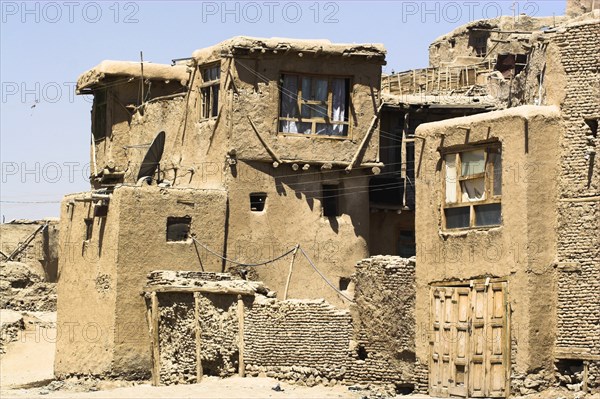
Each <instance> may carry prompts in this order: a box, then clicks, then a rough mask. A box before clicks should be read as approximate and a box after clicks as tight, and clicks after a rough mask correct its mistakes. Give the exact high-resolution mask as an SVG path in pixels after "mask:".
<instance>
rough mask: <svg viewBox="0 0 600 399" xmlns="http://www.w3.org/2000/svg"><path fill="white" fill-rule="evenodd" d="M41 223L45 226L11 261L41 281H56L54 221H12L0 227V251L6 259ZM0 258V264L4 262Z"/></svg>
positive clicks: (56, 229) (55, 232) (55, 233)
mask: <svg viewBox="0 0 600 399" xmlns="http://www.w3.org/2000/svg"><path fill="white" fill-rule="evenodd" d="M44 223H47V224H48V227H47V228H46V229H44V231H41V232H38V233H37V234H36V235H35V237H33V239H32V240H31V242H30V243H29V244H28V245H27V248H25V249H24V250H23V251H22V252H20V253H19V254H17V255H16V256H15V257H14V258H13V261H15V262H21V263H25V264H27V265H28V266H30V267H31V268H32V270H33V271H34V272H35V273H36V274H38V275H40V276H41V277H42V278H43V279H44V280H45V281H48V282H56V273H57V268H58V230H59V228H58V222H57V221H54V220H36V221H29V220H16V221H13V222H10V223H2V224H0V251H2V253H3V254H4V255H6V256H10V255H11V254H12V252H13V251H14V250H16V249H17V248H18V247H19V246H20V245H21V243H23V242H24V241H25V240H26V239H27V238H29V236H30V235H31V234H33V233H34V232H35V231H36V230H38V229H39V228H40V227H41V226H42V225H43V224H44ZM4 255H0V261H4V260H6V257H5V256H4Z"/></svg>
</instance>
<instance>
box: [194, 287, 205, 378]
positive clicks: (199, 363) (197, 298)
mask: <svg viewBox="0 0 600 399" xmlns="http://www.w3.org/2000/svg"><path fill="white" fill-rule="evenodd" d="M200 295H201V294H200V293H199V292H194V323H195V324H196V383H199V382H200V380H202V376H203V375H204V370H203V369H202V329H201V327H202V326H201V325H200Z"/></svg>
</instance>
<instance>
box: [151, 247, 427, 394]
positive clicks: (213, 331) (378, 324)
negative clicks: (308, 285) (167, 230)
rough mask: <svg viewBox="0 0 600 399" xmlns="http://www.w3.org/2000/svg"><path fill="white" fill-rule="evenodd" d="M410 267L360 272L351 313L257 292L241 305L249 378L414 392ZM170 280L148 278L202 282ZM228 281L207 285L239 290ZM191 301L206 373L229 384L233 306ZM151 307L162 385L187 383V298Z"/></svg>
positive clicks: (363, 267) (160, 276)
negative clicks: (377, 386) (379, 386)
mask: <svg viewBox="0 0 600 399" xmlns="http://www.w3.org/2000/svg"><path fill="white" fill-rule="evenodd" d="M414 267H415V263H414V259H402V258H399V257H393V256H386V257H384V256H378V257H374V258H371V259H367V260H363V261H361V262H359V264H358V265H357V267H356V274H355V275H354V285H355V287H356V303H355V304H354V305H353V306H352V309H351V310H345V309H338V308H336V307H334V306H332V305H331V304H329V303H327V302H326V301H324V300H298V299H294V300H287V301H277V300H276V299H274V298H269V297H267V296H265V295H262V294H261V293H258V292H257V293H256V295H255V296H254V297H252V296H244V299H243V306H244V320H243V324H244V325H243V331H244V334H243V357H244V366H245V373H246V375H248V376H259V375H265V376H269V377H274V378H278V379H281V380H287V381H290V382H295V383H299V384H306V385H309V386H312V385H316V384H323V385H334V384H337V383H344V384H384V385H388V386H392V387H393V388H394V389H396V390H399V391H401V392H403V391H406V390H412V388H413V364H414V362H415V355H414V336H415V333H414V331H415V327H414V295H415V291H414ZM169 273H170V274H173V273H175V272H154V273H152V274H151V276H150V277H151V282H150V283H149V284H148V285H149V286H152V285H157V284H156V282H160V285H162V286H164V285H168V284H169V283H173V284H177V285H178V286H182V285H184V286H188V287H193V286H194V285H195V284H196V283H194V281H192V280H195V279H197V278H198V277H199V276H200V274H199V272H191V273H192V274H189V275H187V274H186V273H187V272H177V273H176V277H174V276H173V275H170V274H169ZM186 276H187V277H189V278H187V277H186ZM227 276H228V275H227V274H218V275H217V274H214V276H212V277H209V278H210V279H211V281H217V279H219V280H218V281H225V282H227V281H229V283H231V284H235V283H236V281H235V280H234V281H231V280H228V277H227ZM195 281H197V280H195ZM200 284H202V283H200ZM226 284H227V283H226ZM197 295H198V304H199V308H198V316H197V317H198V319H199V323H198V324H199V325H200V331H201V339H200V342H201V345H202V347H201V348H200V354H201V355H200V356H201V358H200V361H201V365H202V368H203V373H204V374H205V375H206V374H208V375H219V376H223V377H224V376H229V375H233V374H235V373H237V372H238V371H239V368H240V364H239V345H240V342H239V331H240V326H239V318H238V317H239V315H238V313H237V312H238V308H237V307H238V306H239V305H238V303H239V302H238V299H237V297H236V296H235V295H227V294H207V293H201V294H197ZM269 296H270V295H269ZM158 298H159V307H158V309H159V312H158V314H159V322H158V323H159V331H158V335H159V339H158V342H159V347H160V349H159V363H160V383H161V384H166V385H171V384H180V383H193V382H195V381H196V375H197V374H196V367H197V365H196V356H197V355H196V352H197V350H196V349H197V348H196V345H197V344H196V340H195V331H196V328H197V326H196V315H195V299H194V294H193V293H189V292H188V293H181V292H169V293H165V292H163V293H160V294H159V295H158ZM424 377H425V384H426V375H425V376H424Z"/></svg>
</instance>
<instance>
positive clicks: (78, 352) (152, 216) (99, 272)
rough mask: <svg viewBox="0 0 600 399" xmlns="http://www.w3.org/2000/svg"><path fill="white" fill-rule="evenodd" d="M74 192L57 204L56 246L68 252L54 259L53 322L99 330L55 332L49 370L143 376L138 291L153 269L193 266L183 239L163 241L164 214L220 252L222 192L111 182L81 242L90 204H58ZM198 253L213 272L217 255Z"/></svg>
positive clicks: (146, 359) (145, 356) (189, 244)
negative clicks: (181, 220)
mask: <svg viewBox="0 0 600 399" xmlns="http://www.w3.org/2000/svg"><path fill="white" fill-rule="evenodd" d="M76 197H77V196H76V195H74V196H68V197H66V198H65V201H64V202H63V204H62V218H63V223H64V224H63V225H64V226H67V227H68V229H65V230H64V231H65V233H64V234H62V235H61V249H63V250H64V248H70V250H71V251H72V254H71V256H66V254H65V256H62V255H61V258H60V262H61V267H60V272H61V273H62V274H61V277H60V278H59V284H58V290H59V295H60V296H61V299H59V301H58V324H59V325H61V324H62V325H64V324H65V323H70V322H75V323H79V325H88V324H90V325H92V324H94V325H98V326H99V328H100V329H101V333H100V335H99V336H98V337H97V338H95V336H94V335H92V337H94V339H88V338H86V336H84V335H82V334H81V333H80V332H78V330H75V335H74V338H73V342H67V340H68V335H67V334H62V336H61V338H60V339H59V341H58V343H57V354H56V365H57V371H56V372H57V374H59V375H65V374H69V373H79V372H90V373H92V374H104V373H109V372H110V373H112V374H117V375H121V374H122V375H124V376H127V377H129V378H136V377H143V376H145V375H147V374H148V370H149V369H150V366H149V365H150V351H149V342H148V336H147V334H146V333H144V331H146V325H147V322H146V319H145V310H144V309H145V305H144V300H143V298H142V297H141V296H140V292H141V289H142V287H143V285H144V283H145V280H146V275H147V274H148V273H149V272H150V271H152V270H156V269H171V270H199V269H200V264H199V260H198V254H197V253H196V250H195V247H194V245H193V241H192V240H191V239H188V240H186V241H180V242H167V240H166V224H167V217H170V216H175V217H182V216H190V217H191V218H192V222H191V231H190V233H191V234H195V236H196V237H197V238H198V240H201V241H202V242H206V243H210V246H211V248H212V249H213V250H215V251H217V252H219V253H222V252H223V248H224V237H223V235H222V234H223V229H222V226H223V225H224V223H225V203H226V195H225V193H223V192H220V191H216V190H189V189H159V188H158V187H125V186H123V187H120V188H117V189H116V190H115V192H114V193H113V194H112V197H111V200H110V204H109V211H108V216H107V217H105V218H95V219H94V228H93V232H92V238H91V240H89V242H85V241H84V238H85V223H84V218H87V217H91V216H89V215H90V212H91V211H90V203H89V202H75V205H74V207H73V206H71V207H70V208H72V209H74V211H68V210H67V205H66V204H67V203H68V202H69V201H70V200H71V199H75V198H76ZM71 212H73V213H72V214H71ZM67 243H69V244H70V245H67ZM201 256H202V261H203V266H204V269H205V270H207V271H213V272H219V271H221V267H222V265H221V262H220V261H218V260H217V259H216V258H214V257H210V258H209V257H208V256H206V253H205V252H204V253H203V254H201ZM75 287H76V288H75ZM67 326H68V325H67ZM80 328H81V327H80ZM90 328H91V327H90ZM94 331H95V330H93V329H92V330H90V332H89V333H88V335H90V334H92V333H93V332H94Z"/></svg>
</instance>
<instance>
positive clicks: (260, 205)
mask: <svg viewBox="0 0 600 399" xmlns="http://www.w3.org/2000/svg"><path fill="white" fill-rule="evenodd" d="M266 202H267V193H251V194H250V210H251V211H252V212H262V211H264V210H265V204H266Z"/></svg>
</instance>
